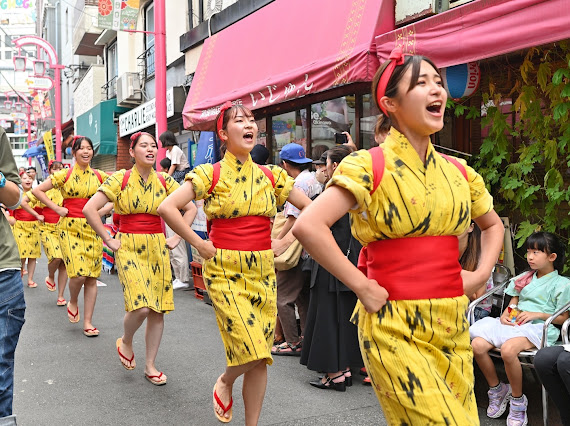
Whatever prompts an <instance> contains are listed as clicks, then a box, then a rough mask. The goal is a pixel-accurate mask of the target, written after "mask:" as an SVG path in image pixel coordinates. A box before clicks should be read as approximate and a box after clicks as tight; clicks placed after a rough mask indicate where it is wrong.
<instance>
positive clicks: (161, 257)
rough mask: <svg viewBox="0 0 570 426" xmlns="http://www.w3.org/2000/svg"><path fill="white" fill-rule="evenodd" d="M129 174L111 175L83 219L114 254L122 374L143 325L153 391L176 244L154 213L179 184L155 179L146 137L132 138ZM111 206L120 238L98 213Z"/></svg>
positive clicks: (151, 143)
mask: <svg viewBox="0 0 570 426" xmlns="http://www.w3.org/2000/svg"><path fill="white" fill-rule="evenodd" d="M129 153H130V154H131V157H133V158H134V160H135V165H134V166H133V168H132V169H130V170H119V171H118V172H116V173H114V174H112V175H111V176H110V177H109V179H107V180H106V181H105V183H104V184H103V185H101V187H100V188H99V191H98V192H97V193H96V194H95V195H94V196H93V197H91V199H90V200H89V202H88V203H87V204H86V205H85V208H84V211H85V217H86V218H87V221H88V222H89V224H90V225H91V226H92V227H93V229H94V230H95V232H97V234H99V236H100V237H101V238H102V239H103V241H104V242H105V244H106V245H107V246H108V247H109V248H110V249H111V250H113V251H114V252H115V253H116V260H117V270H118V271H119V280H120V281H121V284H122V285H123V295H124V297H125V310H126V311H127V313H126V314H125V319H124V321H123V325H124V333H123V336H122V337H119V338H118V339H117V345H116V346H117V352H118V354H119V359H120V360H121V363H122V364H123V366H124V367H125V368H126V369H127V370H132V369H134V368H135V354H134V352H133V337H134V334H135V332H136V331H137V330H138V328H139V327H140V326H141V325H142V323H143V321H144V320H145V319H146V333H145V341H146V364H145V369H144V374H145V377H146V379H147V380H148V381H150V382H151V383H152V384H154V385H164V384H166V376H165V375H164V374H163V373H162V372H161V371H158V370H157V369H156V367H155V365H154V363H155V360H156V355H157V353H158V347H159V345H160V340H161V338H162V331H163V329H164V314H165V313H169V312H171V311H173V310H174V300H173V291H172V275H171V270H170V256H169V253H168V249H169V248H171V249H172V248H174V247H175V246H176V245H177V244H178V243H179V242H180V240H181V239H180V237H178V236H177V235H175V236H173V237H171V238H170V239H169V240H165V237H164V233H163V230H162V223H161V219H160V216H158V214H157V212H156V209H157V208H158V206H159V205H160V203H161V202H162V201H164V199H165V198H166V196H167V195H168V194H171V193H172V192H174V190H175V189H177V188H178V187H179V184H178V183H177V182H176V181H175V180H174V179H172V177H170V176H169V175H168V174H166V173H160V174H158V173H156V172H155V171H154V169H153V168H152V166H153V164H154V162H155V161H156V154H157V153H158V145H157V143H156V141H155V139H154V137H153V136H152V135H150V134H148V133H141V132H138V133H135V134H134V135H132V136H131V148H130V150H129ZM109 201H111V202H112V203H114V205H115V213H117V214H118V215H119V217H120V219H119V232H118V233H117V235H116V236H115V238H111V236H110V235H109V233H108V232H107V230H106V229H105V227H104V226H103V224H102V223H101V220H100V218H99V214H98V211H99V210H100V209H101V208H103V207H104V206H105V204H106V203H108V202H109ZM185 209H186V211H187V212H188V214H185V217H186V224H187V226H188V227H189V226H190V225H191V224H192V221H193V220H194V216H195V214H196V207H195V206H194V205H193V204H192V203H190V204H188V205H187V206H186V207H185Z"/></svg>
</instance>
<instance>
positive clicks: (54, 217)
mask: <svg viewBox="0 0 570 426" xmlns="http://www.w3.org/2000/svg"><path fill="white" fill-rule="evenodd" d="M43 215H44V222H45V223H57V222H59V219H60V217H61V216H60V215H58V214H57V213H56V212H55V211H53V210H52V209H50V208H49V207H44V209H43Z"/></svg>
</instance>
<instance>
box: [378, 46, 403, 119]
mask: <svg viewBox="0 0 570 426" xmlns="http://www.w3.org/2000/svg"><path fill="white" fill-rule="evenodd" d="M404 59H405V58H404V53H402V48H401V47H396V48H394V50H392V53H390V57H389V58H388V60H389V61H390V63H389V64H388V66H387V67H386V69H385V70H384V72H383V73H382V76H381V77H380V81H379V82H378V88H377V89H376V101H377V102H378V106H379V107H380V109H381V110H382V112H383V113H384V115H385V116H388V112H387V111H386V109H385V108H384V107H383V106H382V104H381V103H380V99H382V97H383V96H384V95H386V86H388V81H390V77H392V74H393V73H394V70H395V69H396V65H402V64H403V63H404Z"/></svg>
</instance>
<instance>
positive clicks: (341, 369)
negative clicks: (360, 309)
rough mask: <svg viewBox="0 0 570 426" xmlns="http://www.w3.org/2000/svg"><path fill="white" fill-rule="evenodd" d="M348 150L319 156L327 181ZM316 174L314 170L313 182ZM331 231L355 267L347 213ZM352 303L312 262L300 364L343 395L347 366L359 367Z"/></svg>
mask: <svg viewBox="0 0 570 426" xmlns="http://www.w3.org/2000/svg"><path fill="white" fill-rule="evenodd" d="M352 151H353V148H351V147H348V146H345V145H339V146H336V147H334V148H331V149H329V150H328V151H326V152H325V153H324V154H323V156H324V157H325V158H326V164H325V167H326V173H325V177H326V179H327V180H328V176H332V174H333V173H334V170H335V169H336V168H337V166H338V165H339V164H340V162H341V161H342V159H343V158H344V157H346V156H347V155H348V154H350V153H351V152H352ZM321 158H322V157H321ZM313 163H315V162H313ZM317 167H319V166H318V165H317ZM318 173H319V171H318V170H317V179H318ZM331 232H332V234H333V237H334V239H335V241H336V243H337V244H338V246H339V247H340V249H341V250H342V251H343V253H345V254H346V257H347V258H348V259H350V261H351V262H352V263H353V264H354V265H356V263H357V261H358V255H359V254H360V249H361V248H362V246H361V244H360V243H359V242H358V240H356V239H355V238H354V237H353V236H352V234H351V233H350V221H349V217H348V213H347V214H345V215H344V216H343V217H342V218H340V219H339V220H338V221H336V222H335V223H334V224H333V226H332V227H331ZM356 301H357V299H356V295H355V294H354V292H352V291H351V290H350V289H349V288H348V287H346V286H345V285H344V284H343V283H341V282H340V281H339V280H338V279H337V278H335V277H334V275H331V274H330V273H329V272H328V271H327V270H326V269H324V268H323V267H322V266H320V265H319V264H318V263H317V262H312V271H311V297H310V302H309V310H308V313H307V322H306V324H305V336H304V339H303V349H302V352H301V364H303V365H306V366H307V368H308V369H310V370H313V371H324V372H325V374H324V376H323V377H322V378H319V379H317V380H313V381H311V382H310V384H311V385H312V386H314V387H316V388H319V389H334V390H337V391H341V392H344V391H345V390H346V387H347V386H352V373H351V370H350V367H355V368H357V369H358V368H361V367H362V366H363V363H362V355H361V354H360V348H359V346H358V329H357V328H356V326H355V325H354V324H352V323H351V322H350V316H351V315H352V312H353V311H354V306H355V305H356Z"/></svg>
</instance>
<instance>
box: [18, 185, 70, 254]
mask: <svg viewBox="0 0 570 426" xmlns="http://www.w3.org/2000/svg"><path fill="white" fill-rule="evenodd" d="M26 195H27V196H28V198H29V199H30V202H34V203H37V205H38V206H40V207H42V208H46V206H45V205H44V204H43V203H41V202H40V201H39V200H38V199H37V198H36V197H35V196H34V194H32V193H31V191H30V192H29V193H28V194H26ZM46 196H47V197H48V198H49V199H50V200H51V201H53V202H54V203H55V204H57V205H58V206H61V205H62V203H63V196H62V195H61V192H60V191H59V190H58V189H55V188H52V189H50V190H49V191H47V192H46ZM39 228H40V238H41V241H42V246H44V252H45V254H46V257H47V259H48V263H51V261H52V260H54V259H63V254H62V252H61V243H60V242H59V223H48V222H44V223H40V224H39Z"/></svg>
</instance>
